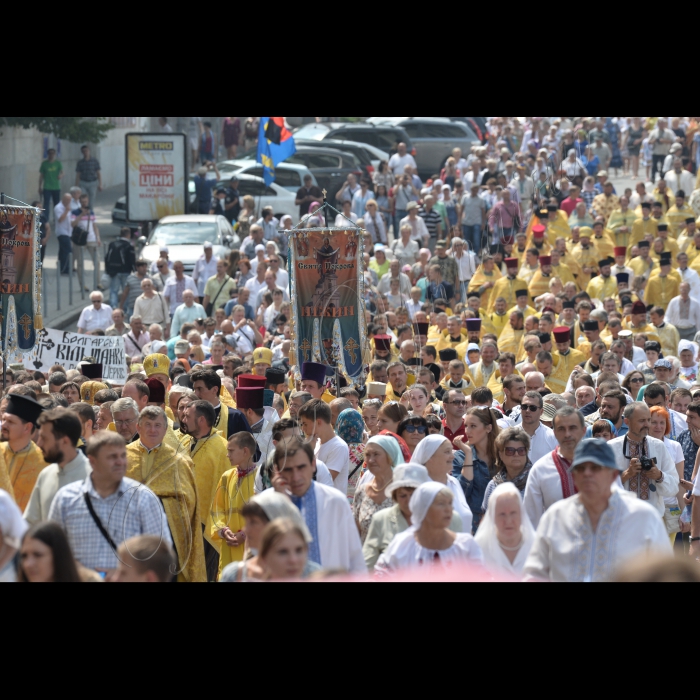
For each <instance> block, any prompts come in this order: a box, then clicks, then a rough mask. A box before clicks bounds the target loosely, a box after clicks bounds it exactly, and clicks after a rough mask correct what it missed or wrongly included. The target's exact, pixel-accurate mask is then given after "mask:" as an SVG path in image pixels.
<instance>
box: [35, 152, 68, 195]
mask: <svg viewBox="0 0 700 700" xmlns="http://www.w3.org/2000/svg"><path fill="white" fill-rule="evenodd" d="M48 155H49V158H48V160H45V161H44V162H43V163H42V164H41V168H40V169H39V173H40V174H41V177H40V178H39V194H40V195H41V194H43V193H44V190H46V191H48V192H60V190H61V178H62V177H63V163H61V161H60V160H57V159H56V151H55V150H53V149H51V150H50V151H49V153H48Z"/></svg>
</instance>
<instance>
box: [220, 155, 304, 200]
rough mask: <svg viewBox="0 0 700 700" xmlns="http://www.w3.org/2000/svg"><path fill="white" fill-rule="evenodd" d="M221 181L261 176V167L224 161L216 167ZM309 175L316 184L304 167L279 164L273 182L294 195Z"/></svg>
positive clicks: (239, 161)
mask: <svg viewBox="0 0 700 700" xmlns="http://www.w3.org/2000/svg"><path fill="white" fill-rule="evenodd" d="M217 167H218V168H219V173H220V174H221V179H222V180H228V179H230V177H231V175H238V176H240V175H254V176H255V177H262V176H263V167H262V165H260V163H258V162H257V161H255V160H243V159H241V158H236V160H225V161H223V162H222V163H219V164H218V165H217ZM306 175H311V179H312V180H313V182H314V185H315V184H317V183H316V178H315V177H314V174H313V173H312V172H311V171H310V170H309V169H308V168H307V167H306V166H304V165H298V164H296V163H280V164H279V165H278V166H277V167H276V168H275V182H276V183H277V184H278V185H280V186H281V187H284V188H285V189H286V190H289V191H290V192H293V193H294V194H296V193H297V192H298V191H299V188H300V187H302V186H303V185H304V177H306Z"/></svg>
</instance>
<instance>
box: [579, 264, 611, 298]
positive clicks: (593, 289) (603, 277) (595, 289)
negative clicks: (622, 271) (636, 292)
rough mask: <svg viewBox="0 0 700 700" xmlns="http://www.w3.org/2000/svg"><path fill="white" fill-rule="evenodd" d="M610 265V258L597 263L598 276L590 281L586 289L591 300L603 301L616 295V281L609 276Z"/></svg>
mask: <svg viewBox="0 0 700 700" xmlns="http://www.w3.org/2000/svg"><path fill="white" fill-rule="evenodd" d="M611 263H612V260H610V258H606V259H605V260H601V261H599V262H598V269H599V270H600V275H599V276H598V277H595V278H594V279H592V280H591V281H590V283H589V284H588V287H587V288H586V292H587V293H588V296H590V297H591V299H598V300H599V301H605V299H607V298H608V297H614V296H615V295H616V294H617V279H616V278H614V277H613V276H612V274H611V267H610V265H611Z"/></svg>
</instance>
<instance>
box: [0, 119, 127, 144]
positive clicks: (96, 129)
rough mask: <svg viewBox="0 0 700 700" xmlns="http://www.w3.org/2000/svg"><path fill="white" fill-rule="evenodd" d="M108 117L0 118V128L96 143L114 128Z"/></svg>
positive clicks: (78, 141)
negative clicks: (32, 131)
mask: <svg viewBox="0 0 700 700" xmlns="http://www.w3.org/2000/svg"><path fill="white" fill-rule="evenodd" d="M108 118H109V117H0V126H19V127H22V128H23V129H38V130H39V131H40V132H41V133H42V134H54V135H55V136H56V137H57V138H59V139H65V140H66V141H72V142H74V143H83V142H90V143H98V142H99V141H102V139H104V138H105V136H106V135H107V132H109V131H111V130H112V129H113V128H114V124H110V123H109V122H108V121H107V119H108Z"/></svg>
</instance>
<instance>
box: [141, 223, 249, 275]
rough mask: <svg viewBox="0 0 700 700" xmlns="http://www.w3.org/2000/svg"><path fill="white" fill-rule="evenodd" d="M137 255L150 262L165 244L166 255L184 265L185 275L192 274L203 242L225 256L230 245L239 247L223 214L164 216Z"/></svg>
mask: <svg viewBox="0 0 700 700" xmlns="http://www.w3.org/2000/svg"><path fill="white" fill-rule="evenodd" d="M140 242H141V243H142V244H143V246H144V247H143V250H141V253H140V257H141V258H143V259H144V260H148V262H149V263H153V262H155V261H156V260H158V258H159V257H160V248H161V246H167V247H168V249H169V257H170V259H171V260H173V261H180V262H182V263H183V264H184V266H185V274H187V275H191V274H192V272H193V271H194V266H195V265H196V263H197V260H199V258H201V257H202V255H204V244H205V243H207V242H208V243H211V244H212V245H213V246H214V256H215V257H219V258H225V257H228V254H229V253H230V252H231V249H232V248H235V247H237V246H240V244H241V241H240V239H239V238H238V236H236V234H235V233H234V231H233V228H232V227H231V224H229V222H228V221H227V220H226V219H225V218H224V217H223V216H198V215H188V216H166V217H165V218H164V219H161V220H160V222H159V223H158V225H157V226H156V227H155V228H154V229H153V231H152V232H151V234H150V236H149V237H148V240H146V241H143V239H140Z"/></svg>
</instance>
